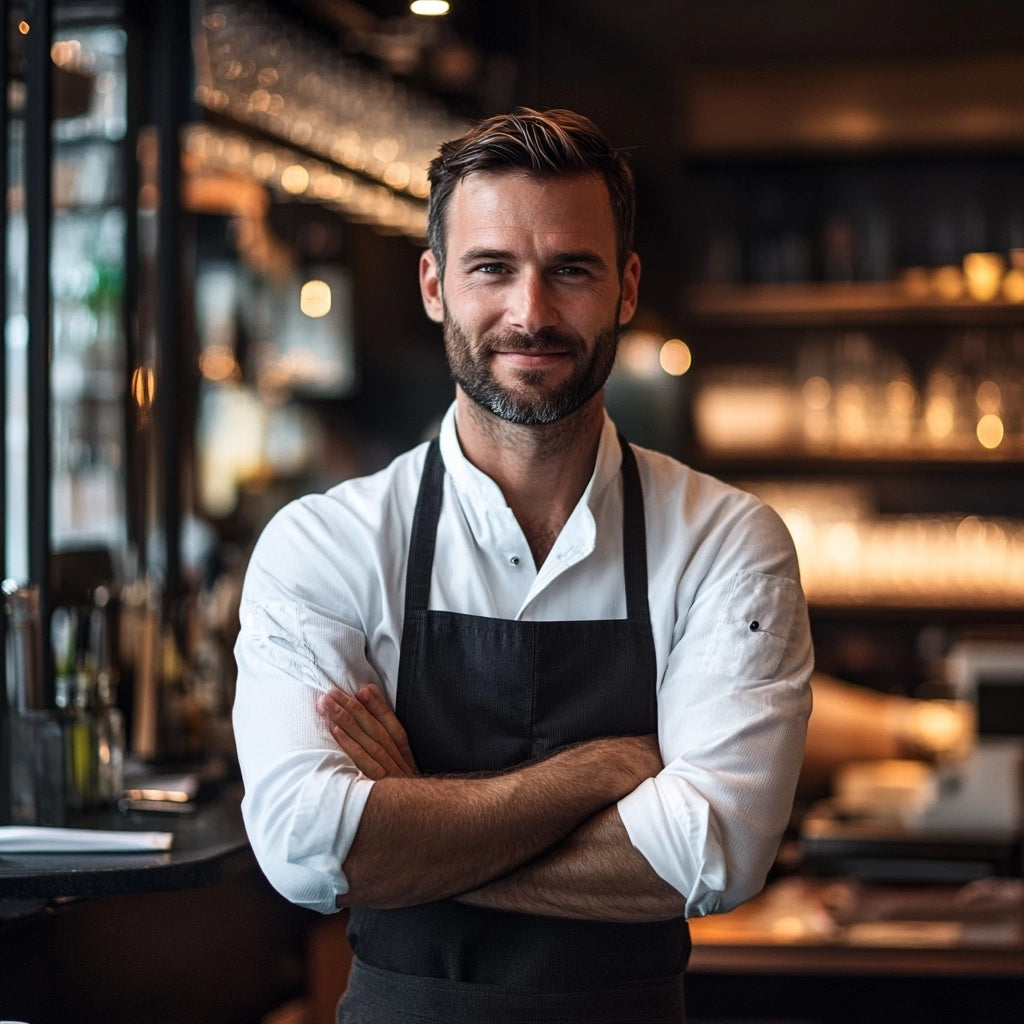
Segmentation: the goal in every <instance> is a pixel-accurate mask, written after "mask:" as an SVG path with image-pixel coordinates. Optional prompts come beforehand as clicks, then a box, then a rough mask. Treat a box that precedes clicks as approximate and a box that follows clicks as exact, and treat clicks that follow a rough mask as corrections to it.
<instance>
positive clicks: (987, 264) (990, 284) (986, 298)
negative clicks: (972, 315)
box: [964, 252, 1006, 302]
mask: <svg viewBox="0 0 1024 1024" xmlns="http://www.w3.org/2000/svg"><path fill="white" fill-rule="evenodd" d="M1005 270H1006V260H1005V259H1004V258H1003V256H1002V254H1001V253H998V252H969V253H968V254H967V255H966V256H965V257H964V279H965V282H966V284H967V293H968V295H970V296H971V298H972V299H976V300H977V301H978V302H991V301H992V300H993V299H994V298H995V297H996V296H997V295H998V294H999V288H1000V286H1001V284H1002V281H1003V272H1004V271H1005Z"/></svg>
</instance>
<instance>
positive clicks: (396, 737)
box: [356, 683, 416, 775]
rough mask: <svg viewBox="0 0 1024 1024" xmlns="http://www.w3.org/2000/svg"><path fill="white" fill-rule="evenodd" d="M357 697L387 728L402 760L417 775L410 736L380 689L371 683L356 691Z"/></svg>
mask: <svg viewBox="0 0 1024 1024" xmlns="http://www.w3.org/2000/svg"><path fill="white" fill-rule="evenodd" d="M356 697H357V698H358V699H359V701H360V703H361V704H362V705H363V706H364V707H365V708H366V710H367V711H369V712H370V714H372V715H373V717H374V718H376V719H377V721H378V722H380V724H381V725H382V726H383V727H384V729H385V730H387V733H388V735H389V736H390V737H391V739H392V742H393V743H394V745H395V749H396V750H397V752H398V754H399V756H400V757H401V760H402V761H403V763H404V764H405V765H406V767H407V768H408V769H409V770H410V773H411V774H413V775H415V774H416V762H415V760H414V759H413V756H412V749H411V748H410V747H409V737H408V736H407V735H406V732H405V729H404V728H403V727H402V723H401V722H400V721H399V720H398V716H397V715H396V714H395V713H394V711H392V710H391V707H390V705H389V704H388V702H387V701H386V700H385V699H384V697H383V696H382V695H381V692H380V690H378V689H377V687H376V686H374V685H373V684H372V683H370V684H369V685H367V686H364V687H363V688H362V689H361V690H359V691H358V692H357V693H356Z"/></svg>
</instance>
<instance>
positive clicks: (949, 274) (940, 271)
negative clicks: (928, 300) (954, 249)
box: [932, 265, 964, 302]
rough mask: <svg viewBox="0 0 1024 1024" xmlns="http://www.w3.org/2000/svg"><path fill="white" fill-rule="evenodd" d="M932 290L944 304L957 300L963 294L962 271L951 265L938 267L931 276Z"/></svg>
mask: <svg viewBox="0 0 1024 1024" xmlns="http://www.w3.org/2000/svg"><path fill="white" fill-rule="evenodd" d="M932 288H933V289H934V291H935V294H936V295H937V296H938V297H939V298H940V299H944V300H945V301H946V302H952V301H953V300H954V299H959V298H960V296H961V295H963V293H964V274H963V270H962V269H961V268H960V267H956V266H953V265H949V266H945V267H938V268H937V269H936V270H935V272H934V273H933V274H932Z"/></svg>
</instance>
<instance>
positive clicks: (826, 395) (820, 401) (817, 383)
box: [801, 377, 832, 411]
mask: <svg viewBox="0 0 1024 1024" xmlns="http://www.w3.org/2000/svg"><path fill="white" fill-rule="evenodd" d="M801 394H802V395H803V399H804V403H805V404H806V405H807V407H808V408H810V409H817V410H819V411H820V410H821V409H824V408H826V407H827V406H828V403H829V401H830V400H831V398H832V385H831V384H829V382H828V381H827V380H825V378H824V377H808V378H807V380H805V381H804V386H803V388H802V389H801Z"/></svg>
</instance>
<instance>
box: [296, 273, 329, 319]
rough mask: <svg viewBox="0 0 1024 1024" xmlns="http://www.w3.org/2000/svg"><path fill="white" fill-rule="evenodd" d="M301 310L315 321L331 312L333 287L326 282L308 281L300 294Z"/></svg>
mask: <svg viewBox="0 0 1024 1024" xmlns="http://www.w3.org/2000/svg"><path fill="white" fill-rule="evenodd" d="M299 309H301V310H302V312H303V313H305V314H306V316H308V317H312V318H314V319H316V318H318V317H322V316H327V314H328V313H330V311H331V286H330V285H329V284H328V283H327V282H326V281H319V280H316V279H314V280H312V281H307V282H306V283H305V284H304V285H303V286H302V290H301V291H300V292H299Z"/></svg>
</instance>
